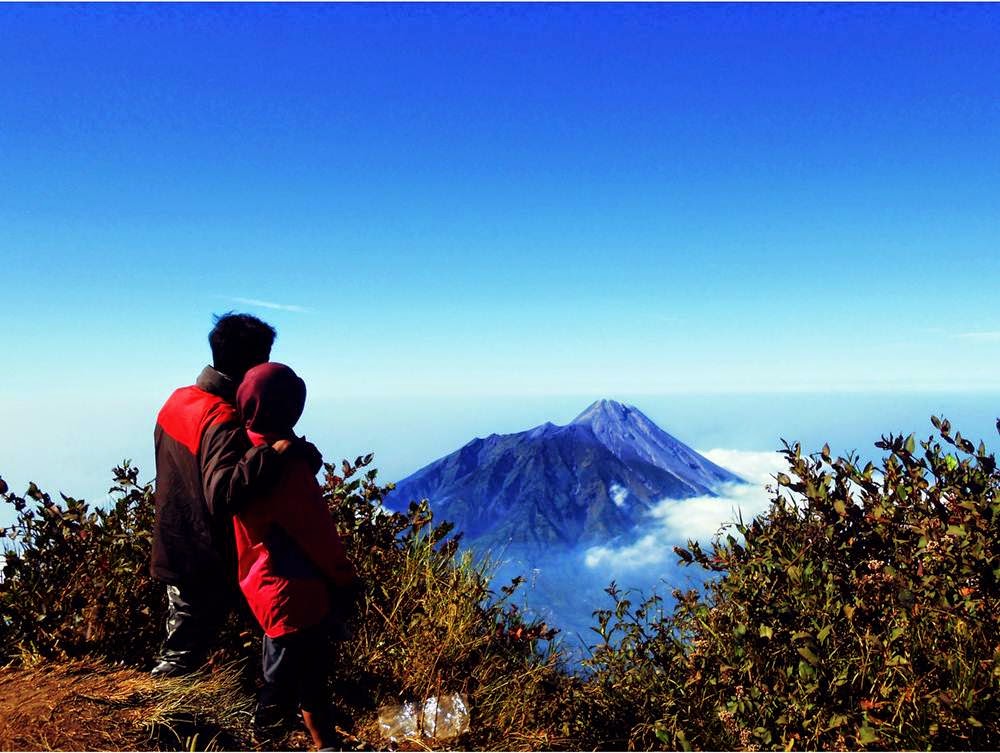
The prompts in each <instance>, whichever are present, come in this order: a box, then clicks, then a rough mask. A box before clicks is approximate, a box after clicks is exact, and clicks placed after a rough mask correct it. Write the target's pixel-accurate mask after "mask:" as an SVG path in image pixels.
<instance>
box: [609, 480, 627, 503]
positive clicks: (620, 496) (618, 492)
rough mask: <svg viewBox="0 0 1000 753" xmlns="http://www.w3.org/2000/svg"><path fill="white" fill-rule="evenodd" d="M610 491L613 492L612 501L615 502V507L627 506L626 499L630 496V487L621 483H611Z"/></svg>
mask: <svg viewBox="0 0 1000 753" xmlns="http://www.w3.org/2000/svg"><path fill="white" fill-rule="evenodd" d="M608 491H609V492H610V493H611V501H612V502H614V503H615V507H625V499H626V498H627V497H628V489H626V488H625V487H624V486H622V485H621V484H611V486H609V487H608Z"/></svg>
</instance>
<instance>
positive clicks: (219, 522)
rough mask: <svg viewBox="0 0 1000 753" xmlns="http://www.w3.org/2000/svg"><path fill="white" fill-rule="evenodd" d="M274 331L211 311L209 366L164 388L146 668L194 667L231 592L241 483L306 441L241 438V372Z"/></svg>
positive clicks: (260, 486) (274, 470)
mask: <svg viewBox="0 0 1000 753" xmlns="http://www.w3.org/2000/svg"><path fill="white" fill-rule="evenodd" d="M274 338H275V331H274V328H273V327H271V326H270V325H269V324H266V323H265V322H262V321H261V320H260V319H257V318H256V317H254V316H250V315H249V314H233V313H229V314H225V315H223V316H221V317H217V318H216V320H215V327H214V328H213V329H212V331H211V332H210V333H209V336H208V342H209V345H210V346H211V349H212V366H206V367H205V368H204V369H203V370H202V372H201V374H200V375H199V376H198V379H197V381H196V382H195V384H193V385H191V386H189V387H181V388H180V389H178V390H175V391H174V393H173V394H172V395H171V396H170V398H169V399H168V400H167V402H166V403H165V404H164V406H163V408H161V409H160V413H159V415H158V416H157V419H156V430H155V432H154V440H155V445H156V497H155V499H156V517H155V521H154V524H153V556H152V563H151V566H150V571H151V572H152V574H153V577H154V578H156V579H157V580H160V581H162V582H164V583H166V584H167V636H166V639H165V640H164V643H163V648H162V651H161V653H160V657H159V663H158V664H157V665H156V666H155V667H154V668H153V675H155V676H176V675H181V674H186V673H188V672H191V671H192V670H194V669H196V668H197V667H198V666H199V665H200V664H201V663H202V662H203V661H204V659H205V656H206V654H207V651H208V648H209V647H210V645H211V642H212V640H213V638H214V636H215V634H216V633H217V632H218V629H219V627H220V626H221V624H222V622H223V620H224V619H225V617H226V615H227V614H228V613H229V609H230V606H231V604H232V599H233V597H234V595H235V594H236V593H237V592H236V560H235V548H234V541H233V535H234V534H233V522H232V520H233V515H234V514H235V513H237V512H239V511H240V509H242V507H243V505H244V504H245V503H246V501H247V499H248V492H249V491H250V490H254V491H258V492H259V491H261V490H266V489H267V488H268V487H269V486H270V485H272V484H273V483H274V482H275V481H276V480H277V478H278V476H279V473H280V470H281V467H282V464H283V458H282V457H281V456H282V454H283V453H291V454H294V455H304V456H306V457H307V458H308V460H309V462H310V465H311V467H312V468H313V470H314V471H318V470H319V468H320V466H321V464H322V459H321V458H320V456H319V452H318V451H317V450H316V448H315V447H313V445H311V444H309V443H308V442H305V441H304V440H296V441H294V442H292V441H289V440H287V439H285V440H281V441H279V442H275V443H274V444H273V445H270V446H268V445H262V446H259V447H253V446H251V443H250V440H249V438H248V437H247V435H246V432H245V430H244V429H243V427H242V425H241V422H240V420H239V417H238V415H237V412H236V408H235V400H236V390H237V388H238V387H239V384H240V382H241V381H242V380H243V376H244V375H245V374H246V372H247V371H249V370H250V369H251V368H253V367H254V366H257V365H259V364H262V363H266V362H267V361H268V360H269V359H270V357H271V346H272V345H273V344H274Z"/></svg>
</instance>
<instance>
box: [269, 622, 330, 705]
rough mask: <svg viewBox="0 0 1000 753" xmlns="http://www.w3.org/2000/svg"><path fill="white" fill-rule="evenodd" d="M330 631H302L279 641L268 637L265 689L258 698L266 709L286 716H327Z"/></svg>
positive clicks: (318, 628)
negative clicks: (299, 712)
mask: <svg viewBox="0 0 1000 753" xmlns="http://www.w3.org/2000/svg"><path fill="white" fill-rule="evenodd" d="M328 633H329V628H328V627H327V626H326V625H325V624H322V625H317V626H315V627H311V628H307V629H305V630H299V631H297V632H294V633H289V634H287V635H283V636H281V637H279V638H268V637H267V636H266V635H265V636H264V687H263V688H261V691H260V694H259V696H258V703H259V705H260V707H262V708H268V709H275V710H277V709H281V711H282V712H284V713H286V714H288V713H294V712H295V711H296V710H297V709H299V708H301V709H302V710H303V711H311V712H316V713H323V712H325V711H326V710H327V707H328V706H329V702H330V698H329V694H328V692H327V685H326V683H327V677H328V673H329V666H330V662H329V638H328Z"/></svg>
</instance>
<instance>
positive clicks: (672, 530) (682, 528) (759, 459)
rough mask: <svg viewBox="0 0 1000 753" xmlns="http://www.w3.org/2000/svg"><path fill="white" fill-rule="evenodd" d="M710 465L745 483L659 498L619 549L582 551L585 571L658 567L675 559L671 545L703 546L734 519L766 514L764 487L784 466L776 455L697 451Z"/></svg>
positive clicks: (729, 451)
mask: <svg viewBox="0 0 1000 753" xmlns="http://www.w3.org/2000/svg"><path fill="white" fill-rule="evenodd" d="M701 454H702V455H704V456H705V457H706V458H708V459H709V460H711V461H712V462H713V463H716V464H718V465H721V466H723V467H724V468H728V469H729V470H731V471H733V472H734V473H736V474H738V475H739V476H742V477H743V478H745V479H746V480H747V481H748V482H749V483H747V484H725V485H723V486H722V487H720V488H719V489H718V496H716V497H708V496H702V497H691V498H690V499H664V500H661V501H660V502H658V503H656V504H655V505H654V506H653V508H652V509H651V510H650V512H649V520H648V524H647V525H644V526H643V530H644V533H643V534H642V535H641V536H639V538H637V539H636V540H635V541H634V542H631V543H628V544H625V545H624V546H620V547H614V546H596V547H591V548H590V549H588V550H587V552H586V555H585V558H584V561H585V562H586V564H587V567H590V568H595V569H596V568H601V569H602V570H605V571H611V572H627V571H630V570H636V569H640V568H648V567H653V566H657V565H662V564H664V563H665V562H668V561H672V560H673V558H674V554H673V547H674V546H675V545H681V546H683V545H684V544H686V543H687V541H688V539H697V540H699V541H701V542H703V543H707V542H708V541H709V540H710V539H711V538H712V536H714V535H715V534H716V533H718V532H719V530H720V529H721V528H722V527H723V526H724V525H726V524H727V523H731V522H733V521H735V520H736V519H737V517H738V516H739V515H742V516H743V519H744V520H749V519H750V518H752V517H753V516H755V515H757V514H759V513H761V512H763V511H764V510H766V509H767V508H768V506H769V504H770V501H771V495H770V494H769V493H768V492H767V491H766V489H765V487H766V486H767V485H768V484H769V483H771V482H772V481H773V478H772V477H773V475H774V474H775V473H777V472H778V471H781V470H783V469H784V468H785V462H784V459H783V458H782V456H781V455H779V454H778V453H776V452H748V451H744V450H726V449H713V450H708V451H707V452H702V453H701Z"/></svg>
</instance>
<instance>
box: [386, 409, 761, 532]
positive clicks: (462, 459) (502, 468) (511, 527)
mask: <svg viewBox="0 0 1000 753" xmlns="http://www.w3.org/2000/svg"><path fill="white" fill-rule="evenodd" d="M739 482H742V479H741V478H739V477H738V476H737V475H736V474H734V473H732V472H730V471H728V470H726V469H725V468H722V467H720V466H718V465H716V464H714V463H712V462H711V461H710V460H708V459H706V458H705V457H703V456H701V455H699V454H698V453H697V452H695V451H694V450H693V449H691V448H690V447H688V446H687V445H685V444H684V443H683V442H681V441H680V440H678V439H676V438H674V437H673V436H671V435H670V434H668V433H667V432H665V431H664V430H663V429H661V428H660V427H658V426H657V425H656V424H655V423H653V421H651V420H650V419H649V418H648V417H647V416H645V415H644V414H643V413H642V412H641V411H639V410H638V409H637V408H635V407H634V406H630V405H624V404H622V403H619V402H616V401H614V400H598V401H597V402H595V403H593V404H592V405H590V406H589V407H588V408H587V409H586V410H584V411H583V412H582V413H581V414H580V415H579V416H577V417H576V418H575V419H574V420H573V421H572V422H571V423H569V424H566V425H565V426H558V425H555V424H552V423H545V424H542V425H541V426H536V427H535V428H533V429H529V430H527V431H523V432H518V433H516V434H491V435H490V436H488V437H485V438H476V439H473V440H472V441H471V442H469V443H468V444H466V445H465V446H464V447H462V448H460V449H458V450H456V451H455V452H453V453H451V454H449V455H446V456H445V457H443V458H440V459H439V460H436V461H434V462H433V463H430V464H429V465H427V466H425V467H423V468H421V469H420V470H418V471H416V472H415V473H413V474H412V475H410V476H408V477H407V478H405V479H403V480H402V481H400V482H398V483H397V484H396V488H395V490H394V491H392V492H391V493H390V494H389V495H388V496H387V498H386V500H385V502H386V505H387V506H388V507H390V508H393V509H405V508H406V506H407V505H408V503H409V502H410V501H411V500H421V499H428V500H430V503H431V509H432V510H434V513H435V517H437V518H438V519H439V520H449V521H452V522H453V523H455V526H456V530H458V531H462V532H463V533H464V534H465V540H466V542H467V543H471V544H475V545H477V546H478V547H480V548H482V546H483V545H486V546H487V547H493V546H507V545H514V546H516V547H519V548H523V547H529V548H535V549H538V550H539V551H541V550H548V549H552V548H563V547H565V548H570V547H576V546H577V545H588V544H595V543H607V542H610V541H614V540H616V539H618V537H620V536H623V535H626V534H628V533H629V532H632V531H634V529H635V527H636V526H637V525H638V524H639V523H640V522H641V521H642V519H643V516H644V514H645V513H646V512H647V511H648V510H649V509H650V508H651V507H652V506H653V505H654V504H655V503H657V502H660V501H661V500H664V499H685V498H689V497H695V496H703V495H706V496H714V495H715V494H716V490H717V489H718V488H719V487H720V486H721V485H723V484H727V483H739Z"/></svg>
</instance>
